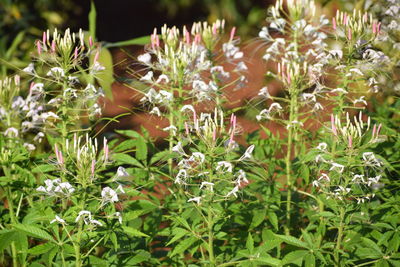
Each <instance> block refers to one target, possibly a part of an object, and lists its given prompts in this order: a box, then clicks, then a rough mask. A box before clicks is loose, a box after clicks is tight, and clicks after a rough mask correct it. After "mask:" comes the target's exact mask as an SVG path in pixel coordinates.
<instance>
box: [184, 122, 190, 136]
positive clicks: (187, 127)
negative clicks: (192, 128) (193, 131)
mask: <svg viewBox="0 0 400 267" xmlns="http://www.w3.org/2000/svg"><path fill="white" fill-rule="evenodd" d="M185 131H186V135H189V126H188V125H187V122H186V121H185Z"/></svg>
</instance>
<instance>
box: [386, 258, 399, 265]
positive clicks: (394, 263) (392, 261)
mask: <svg viewBox="0 0 400 267" xmlns="http://www.w3.org/2000/svg"><path fill="white" fill-rule="evenodd" d="M388 261H389V262H390V263H391V264H392V265H393V266H394V267H400V261H397V260H391V259H389V260H388Z"/></svg>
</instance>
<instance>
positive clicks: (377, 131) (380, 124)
mask: <svg viewBox="0 0 400 267" xmlns="http://www.w3.org/2000/svg"><path fill="white" fill-rule="evenodd" d="M381 127H382V123H379V126H378V130H376V136H377V137H378V135H379V132H380V131H381Z"/></svg>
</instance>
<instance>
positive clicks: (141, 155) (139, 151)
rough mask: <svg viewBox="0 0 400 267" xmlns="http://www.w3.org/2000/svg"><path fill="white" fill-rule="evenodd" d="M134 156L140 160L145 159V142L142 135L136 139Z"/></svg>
mask: <svg viewBox="0 0 400 267" xmlns="http://www.w3.org/2000/svg"><path fill="white" fill-rule="evenodd" d="M135 155H136V158H137V159H138V160H141V161H146V160H147V144H146V140H144V138H143V137H142V136H140V137H139V138H137V139H136V154H135Z"/></svg>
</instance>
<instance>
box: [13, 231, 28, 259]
mask: <svg viewBox="0 0 400 267" xmlns="http://www.w3.org/2000/svg"><path fill="white" fill-rule="evenodd" d="M15 234H16V235H15V237H14V242H15V247H16V249H17V251H19V252H20V253H19V254H18V258H19V260H20V261H21V262H23V261H25V260H26V257H27V253H25V251H27V250H28V246H29V243H28V236H27V235H26V234H25V233H23V232H18V231H16V233H15Z"/></svg>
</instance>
